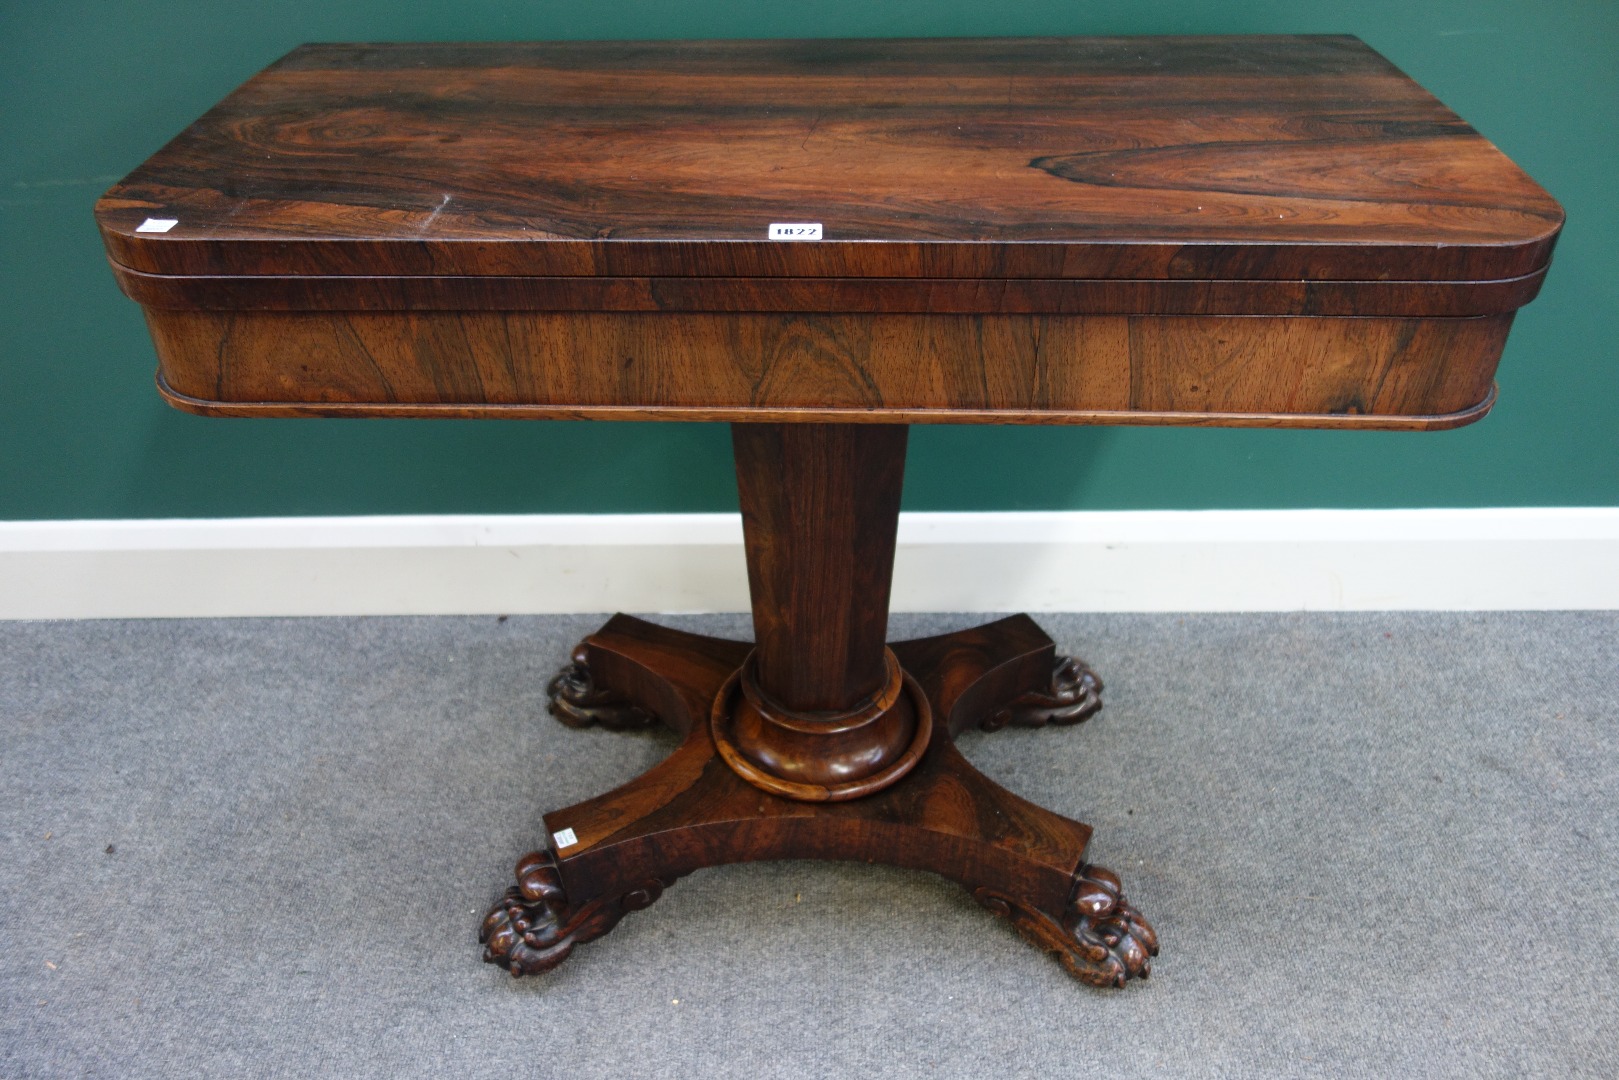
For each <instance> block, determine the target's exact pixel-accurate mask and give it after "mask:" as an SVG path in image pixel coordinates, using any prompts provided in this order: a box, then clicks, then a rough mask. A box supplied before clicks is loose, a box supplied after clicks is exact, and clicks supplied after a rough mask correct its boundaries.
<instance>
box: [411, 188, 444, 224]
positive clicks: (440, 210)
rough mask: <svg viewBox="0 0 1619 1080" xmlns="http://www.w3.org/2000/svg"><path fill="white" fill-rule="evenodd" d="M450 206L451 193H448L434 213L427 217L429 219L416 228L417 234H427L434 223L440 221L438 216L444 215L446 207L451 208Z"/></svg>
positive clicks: (434, 209)
mask: <svg viewBox="0 0 1619 1080" xmlns="http://www.w3.org/2000/svg"><path fill="white" fill-rule="evenodd" d="M449 205H450V193H449V192H447V191H446V192H445V193H444V198H443V199H442V200H441V201H440V202H439V204H438V205H437V206H435V207H434V208H433V212H432V213H431V214H428V215H427V219H426V220H425V221H423V222H422V223H421V224H420V225H418V226H417V227H416V231H417V232H426V231H427V230H428V229H429V228H430V227H431V226H432V224H433V222H435V221H437V220H438V216H439V215H440V214H442V213H444V208H445V207H446V206H449Z"/></svg>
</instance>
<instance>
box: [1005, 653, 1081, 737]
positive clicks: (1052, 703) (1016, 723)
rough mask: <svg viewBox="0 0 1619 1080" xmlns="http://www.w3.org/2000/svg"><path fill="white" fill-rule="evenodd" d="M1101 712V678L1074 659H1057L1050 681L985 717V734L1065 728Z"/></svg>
mask: <svg viewBox="0 0 1619 1080" xmlns="http://www.w3.org/2000/svg"><path fill="white" fill-rule="evenodd" d="M1101 710H1102V678H1101V676H1099V675H1097V674H1096V672H1095V671H1093V670H1091V667H1090V665H1088V664H1086V663H1085V661H1083V660H1081V659H1079V658H1078V657H1075V656H1058V657H1056V658H1055V659H1054V661H1053V665H1052V671H1051V680H1050V682H1049V683H1048V684H1047V685H1045V686H1042V687H1040V688H1039V689H1037V690H1031V691H1029V692H1028V693H1026V694H1023V695H1021V696H1020V697H1018V698H1017V699H1016V700H1015V701H1012V702H1010V703H1009V704H1007V705H1006V707H1005V708H1002V709H999V710H997V711H995V712H993V713H991V714H990V715H988V716H986V717H984V719H983V720H982V721H980V722H979V724H978V726H979V728H981V729H982V730H984V731H999V730H1001V728H1003V727H1006V726H1007V725H1011V726H1012V727H1045V726H1046V725H1047V724H1056V725H1059V726H1065V725H1068V724H1078V723H1080V722H1082V721H1085V720H1089V719H1090V718H1091V717H1093V716H1095V715H1096V714H1097V713H1098V712H1100V711H1101Z"/></svg>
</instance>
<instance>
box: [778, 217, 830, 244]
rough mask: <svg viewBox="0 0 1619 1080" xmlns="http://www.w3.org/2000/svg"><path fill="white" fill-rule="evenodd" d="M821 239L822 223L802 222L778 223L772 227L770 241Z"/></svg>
mask: <svg viewBox="0 0 1619 1080" xmlns="http://www.w3.org/2000/svg"><path fill="white" fill-rule="evenodd" d="M820 238H821V223H820V222H819V221H801V222H798V223H796V224H795V223H793V222H786V223H776V224H772V225H771V226H770V239H772V240H819V239H820Z"/></svg>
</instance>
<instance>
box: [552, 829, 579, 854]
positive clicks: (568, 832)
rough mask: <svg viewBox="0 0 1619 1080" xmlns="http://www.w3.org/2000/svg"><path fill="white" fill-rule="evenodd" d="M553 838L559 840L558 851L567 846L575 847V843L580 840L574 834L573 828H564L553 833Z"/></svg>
mask: <svg viewBox="0 0 1619 1080" xmlns="http://www.w3.org/2000/svg"><path fill="white" fill-rule="evenodd" d="M551 839H553V840H555V841H556V842H557V850H558V851H561V850H562V849H563V848H565V847H573V845H575V844H577V843H578V842H579V838H578V837H577V836H575V835H573V830H572V829H563V830H562V831H561V832H559V833H552V834H551Z"/></svg>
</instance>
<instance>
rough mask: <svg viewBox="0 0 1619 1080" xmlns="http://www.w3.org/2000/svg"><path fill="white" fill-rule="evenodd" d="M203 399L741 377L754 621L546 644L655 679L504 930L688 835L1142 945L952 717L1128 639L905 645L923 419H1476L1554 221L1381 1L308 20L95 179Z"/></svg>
mask: <svg viewBox="0 0 1619 1080" xmlns="http://www.w3.org/2000/svg"><path fill="white" fill-rule="evenodd" d="M96 213H97V219H98V221H99V223H100V227H101V231H102V235H103V237H104V239H105V242H106V247H107V251H108V253H109V255H110V256H111V259H112V266H113V270H114V272H115V274H116V275H117V278H118V282H119V284H120V285H121V286H122V287H123V289H124V291H125V292H127V293H128V294H129V295H130V296H131V297H132V298H134V299H135V300H137V301H138V302H139V303H140V304H141V305H142V306H143V307H144V308H145V311H146V315H147V319H148V323H149V325H150V328H151V332H152V337H153V340H154V341H155V343H156V347H157V353H158V357H159V360H160V368H159V372H158V386H159V389H160V390H161V392H162V393H163V395H164V396H165V397H166V398H167V399H168V400H169V401H170V402H171V403H172V404H174V405H175V406H177V407H179V408H182V409H186V410H189V411H192V412H197V413H203V414H206V415H210V416H390V417H407V416H408V417H430V416H452V417H534V418H567V419H581V418H595V419H603V420H707V421H728V422H730V423H731V424H732V425H733V427H732V432H733V439H734V447H735V455H736V470H737V483H738V487H739V489H740V494H741V504H742V516H743V523H744V531H745V537H746V548H747V561H748V575H749V582H750V585H751V588H752V606H753V622H754V629H755V634H756V639H757V640H756V641H755V642H754V643H753V644H751V645H750V644H745V643H740V642H734V641H722V640H718V639H713V638H707V637H700V636H696V635H692V634H687V633H681V632H678V631H675V630H671V629H667V628H664V627H660V626H656V625H653V624H651V623H648V622H644V621H641V620H639V619H633V618H628V617H625V616H623V615H619V616H615V617H614V618H613V619H612V620H611V621H609V622H608V623H607V624H606V625H605V626H603V627H602V628H601V629H600V630H599V631H597V632H596V633H595V634H592V635H591V636H590V637H588V638H587V639H585V641H584V642H583V643H582V644H581V645H580V646H579V648H578V650H577V652H576V653H575V654H574V656H573V662H572V664H571V665H570V666H569V667H568V668H567V669H566V670H565V671H564V672H563V673H562V674H561V675H559V676H558V678H557V679H556V681H555V682H554V683H553V684H552V695H553V701H552V710H553V712H555V714H556V715H557V716H558V717H559V718H560V719H561V720H563V721H564V722H566V723H569V724H574V725H587V724H602V725H605V726H607V727H611V728H626V727H635V726H641V725H647V724H653V723H661V724H664V725H667V726H668V727H670V728H673V729H674V730H675V731H677V732H679V733H680V734H681V735H682V736H683V737H684V738H683V741H682V742H681V743H680V744H679V747H678V749H676V750H675V751H674V752H673V754H672V755H671V756H670V757H669V758H668V759H667V760H665V761H664V762H662V763H661V764H659V765H658V766H656V767H655V768H653V769H652V770H651V771H650V772H648V773H646V774H645V775H643V776H641V777H640V778H638V779H635V780H632V781H630V782H629V783H628V784H626V785H624V786H623V787H621V788H618V789H617V790H615V791H611V792H609V793H607V794H605V795H602V796H600V797H598V798H595V799H591V800H589V801H587V802H584V803H581V804H579V805H577V806H572V807H568V808H567V809H563V810H557V811H554V812H552V813H550V814H548V815H546V818H545V825H546V830H547V832H546V836H545V837H544V840H543V842H542V844H541V846H540V848H539V850H537V851H535V852H533V853H532V854H529V855H526V856H524V857H523V858H522V860H521V861H520V862H519V863H518V865H517V884H516V885H515V886H514V887H512V888H511V889H509V890H508V892H507V894H506V896H505V897H504V898H503V899H501V900H500V901H499V902H498V903H497V904H496V905H495V906H494V908H493V910H492V911H491V912H490V913H489V916H488V918H487V919H486V921H485V923H484V927H483V936H482V940H483V942H484V944H485V945H486V953H485V959H487V960H490V961H493V962H495V963H499V964H502V965H504V966H506V967H507V968H508V969H510V971H511V972H512V973H513V974H514V975H522V974H528V973H533V972H539V971H544V970H546V969H548V968H551V967H553V966H555V965H556V964H558V963H560V962H561V961H562V960H563V959H564V958H566V957H567V955H568V954H569V952H570V951H571V950H572V949H573V947H574V946H575V945H577V944H579V943H580V942H583V941H587V940H589V939H591V938H594V937H597V936H599V935H601V934H604V933H606V932H607V931H608V930H610V929H611V928H612V927H613V926H614V925H615V924H616V923H617V921H618V920H619V919H620V918H621V917H622V916H623V915H624V914H625V913H627V912H630V911H634V910H637V909H640V908H644V907H646V906H647V905H648V904H651V903H652V902H653V901H654V900H656V899H657V898H658V896H659V894H660V893H661V892H662V890H663V889H664V888H666V887H667V886H668V885H669V884H670V883H671V882H673V881H674V880H675V879H677V878H679V877H680V876H681V875H683V874H687V873H690V872H691V871H693V870H696V869H698V868H700V867H706V866H713V865H716V864H720V863H726V862H734V861H739V860H746V859H786V858H816V859H864V860H871V861H877V862H883V863H891V864H895V865H900V866H907V867H917V868H922V869H925V870H930V871H935V872H937V873H939V874H942V875H945V876H946V877H949V878H953V879H955V880H956V881H959V882H961V883H962V884H964V885H965V886H966V887H967V888H969V889H971V890H972V891H973V895H974V896H975V897H977V899H978V900H980V901H981V902H982V903H983V904H984V905H985V906H986V907H988V908H990V909H991V910H992V911H994V912H996V913H998V914H1000V915H1002V916H1004V917H1006V918H1008V919H1010V920H1011V921H1012V922H1013V924H1014V925H1016V927H1017V928H1018V929H1019V930H1020V931H1021V932H1022V933H1023V934H1024V935H1025V936H1027V937H1028V938H1029V939H1030V940H1031V941H1033V942H1034V943H1035V944H1037V945H1039V946H1041V947H1043V948H1045V949H1047V950H1049V951H1051V952H1053V953H1055V954H1056V955H1057V957H1058V958H1059V959H1060V960H1061V961H1062V963H1063V964H1064V965H1065V966H1066V967H1067V968H1068V969H1069V970H1070V971H1071V972H1073V973H1074V974H1075V975H1076V976H1078V977H1079V978H1080V979H1083V980H1085V981H1086V982H1090V983H1094V984H1096V985H1104V986H1106V985H1121V984H1123V983H1124V981H1125V980H1126V979H1128V978H1131V977H1135V976H1145V975H1147V974H1148V971H1149V970H1150V962H1151V961H1150V958H1151V957H1152V956H1153V955H1154V954H1155V953H1156V952H1157V947H1158V946H1157V941H1156V938H1155V936H1154V934H1153V931H1152V930H1151V928H1150V927H1149V925H1148V923H1147V921H1146V919H1145V918H1143V917H1142V915H1141V913H1140V912H1138V911H1137V910H1136V909H1135V908H1134V907H1132V906H1131V905H1130V904H1129V903H1128V902H1127V901H1126V899H1125V897H1124V894H1123V892H1122V891H1121V887H1120V883H1119V880H1118V878H1117V877H1115V876H1114V875H1113V874H1112V873H1110V872H1108V871H1107V870H1105V869H1103V868H1101V867H1098V866H1094V865H1091V864H1089V863H1087V862H1086V861H1085V848H1086V844H1087V841H1088V840H1089V838H1090V832H1091V830H1090V827H1089V826H1087V825H1083V824H1081V823H1079V822H1077V821H1071V820H1069V819H1067V818H1064V817H1061V816H1059V815H1057V814H1055V813H1052V812H1050V811H1047V810H1044V809H1042V808H1040V807H1038V806H1035V805H1033V804H1031V803H1029V802H1026V801H1024V800H1023V799H1020V798H1018V797H1017V796H1016V795H1014V794H1012V793H1010V792H1008V791H1006V790H1005V789H1003V788H1001V787H999V786H998V785H996V784H995V783H993V782H992V781H990V780H989V779H988V778H986V777H984V776H983V775H981V774H980V773H979V772H977V771H976V770H975V769H974V768H973V767H972V766H971V765H970V764H968V763H967V761H966V760H965V759H964V758H963V757H962V756H961V754H960V753H958V752H957V750H956V748H955V746H954V744H953V742H952V739H953V737H954V736H955V735H956V734H957V733H958V732H960V731H962V730H963V729H965V728H968V727H979V728H985V729H989V730H994V729H996V728H1000V727H1003V726H1005V725H1008V724H1019V725H1043V724H1072V723H1076V722H1078V721H1081V720H1084V719H1085V718H1086V717H1088V716H1090V715H1091V714H1092V713H1094V712H1095V711H1096V710H1097V709H1098V708H1099V707H1100V705H1101V701H1100V696H1099V695H1100V691H1101V689H1102V686H1101V682H1100V681H1099V680H1098V678H1097V677H1096V675H1095V674H1094V673H1093V672H1091V671H1090V670H1089V669H1088V668H1087V667H1086V666H1085V665H1084V664H1083V663H1082V662H1080V661H1079V660H1076V659H1073V658H1069V657H1064V656H1059V655H1057V653H1056V651H1055V647H1054V645H1053V643H1052V641H1051V640H1050V639H1049V638H1048V637H1047V636H1046V635H1045V634H1044V633H1042V632H1041V631H1040V629H1039V628H1038V627H1037V626H1036V625H1035V624H1034V622H1032V621H1031V620H1030V619H1029V618H1028V617H1026V616H1021V615H1020V616H1015V617H1012V618H1007V619H1002V620H1000V621H999V622H994V623H991V624H989V625H987V626H981V627H978V628H977V629H972V630H964V631H961V632H959V633H954V634H946V635H944V636H942V637H935V638H928V639H925V640H920V641H906V642H896V643H893V644H885V640H884V636H885V627H886V621H887V615H888V598H889V582H890V575H891V570H892V566H893V558H894V537H895V529H896V523H897V520H898V514H899V505H900V485H901V476H902V473H903V462H904V455H905V442H906V432H907V425H909V424H913V423H963V422H973V423H1028V424H1099V423H1106V424H1210V425H1243V426H1261V427H1333V428H1400V429H1409V430H1431V429H1437V428H1448V427H1455V426H1457V425H1461V424H1466V423H1469V422H1471V421H1473V420H1477V419H1478V418H1480V417H1481V416H1483V415H1484V414H1485V413H1486V412H1487V411H1488V410H1489V409H1490V406H1491V405H1492V404H1493V402H1494V400H1495V391H1494V388H1493V386H1494V384H1493V376H1494V372H1495V367H1496V363H1497V360H1498V359H1499V357H1500V355H1501V350H1502V346H1503V344H1504V342H1505V340H1506V336H1507V330H1508V327H1509V326H1510V325H1511V323H1512V318H1513V313H1514V311H1515V310H1516V309H1517V308H1518V307H1519V306H1521V305H1523V304H1525V303H1527V302H1528V301H1529V300H1531V299H1532V298H1533V297H1534V295H1535V293H1536V291H1537V289H1538V288H1539V286H1540V282H1541V278H1542V277H1543V275H1544V274H1545V272H1546V267H1547V262H1548V259H1549V258H1550V255H1551V250H1552V245H1553V242H1554V240H1555V238H1556V236H1557V233H1558V230H1559V228H1560V226H1561V222H1562V212H1561V210H1560V209H1559V207H1558V206H1557V204H1556V203H1555V202H1554V201H1553V200H1552V199H1551V198H1550V197H1549V196H1548V195H1547V194H1546V193H1545V192H1544V191H1542V190H1541V189H1540V188H1539V187H1537V186H1536V185H1535V184H1534V182H1533V181H1531V180H1530V179H1529V178H1528V177H1527V176H1525V175H1524V174H1523V173H1522V172H1521V171H1519V170H1518V169H1517V168H1516V167H1515V166H1514V165H1513V164H1512V163H1511V162H1510V161H1508V160H1507V159H1506V158H1505V157H1504V156H1503V155H1502V154H1501V153H1500V152H1499V151H1498V150H1496V149H1495V147H1493V146H1491V145H1490V143H1489V142H1487V141H1486V140H1485V139H1484V138H1482V137H1481V136H1479V135H1478V134H1477V133H1476V132H1475V131H1473V130H1472V129H1471V128H1470V127H1468V126H1467V125H1466V124H1465V123H1463V122H1462V121H1461V120H1460V119H1458V118H1457V117H1456V116H1455V114H1453V113H1452V112H1451V111H1450V110H1448V109H1446V108H1445V107H1444V106H1443V105H1441V104H1440V103H1439V102H1438V101H1436V100H1434V98H1433V97H1431V96H1429V95H1428V94H1427V93H1426V92H1424V91H1423V90H1422V89H1421V88H1420V87H1418V86H1417V85H1416V84H1415V83H1413V82H1412V81H1411V80H1410V79H1408V78H1406V77H1405V76H1404V75H1402V74H1401V73H1400V72H1399V71H1398V70H1396V69H1395V68H1394V67H1393V66H1392V65H1390V64H1389V63H1388V62H1387V61H1386V60H1384V59H1383V58H1382V57H1380V56H1379V55H1377V54H1376V53H1375V52H1373V51H1372V50H1371V49H1369V48H1367V47H1366V46H1365V45H1363V44H1362V43H1361V42H1359V41H1357V40H1356V39H1354V38H1350V37H1245V38H1115V39H1086V38H1070V39H1037V40H1030V39H993V40H917V41H798V42H763V41H755V42H655V43H634V42H628V43H626V42H594V43H552V44H481V45H456V44H428V45H310V46H304V47H302V48H299V49H297V50H295V51H294V52H292V53H291V54H289V55H288V56H286V57H284V58H283V59H281V60H279V61H278V62H276V63H275V64H273V65H271V66H270V67H269V68H268V69H266V70H265V71H264V72H262V73H260V74H259V75H257V76H255V77H254V78H252V79H251V80H249V81H248V82H247V83H246V84H245V85H244V86H242V87H241V88H240V89H238V90H237V91H235V92H234V93H233V94H231V95H230V96H229V97H228V98H226V99H225V100H224V101H223V102H221V103H220V104H219V105H218V106H216V107H215V108H214V109H212V110H211V111H210V112H208V113H207V115H205V116H203V117H202V118H201V119H200V120H198V121H197V122H196V123H195V124H193V125H192V126H191V127H189V128H187V129H186V131H185V132H184V133H182V134H181V135H180V136H179V137H178V138H176V139H175V140H174V141H173V142H171V143H169V144H168V145H167V146H166V147H164V148H163V149H162V150H160V151H159V152H158V153H157V154H156V155H155V156H154V157H153V158H152V159H151V160H149V161H147V162H146V163H145V164H144V165H142V166H140V168H138V169H136V170H135V172H133V173H132V174H131V175H130V176H129V177H128V178H126V179H125V180H124V181H123V182H121V183H119V184H118V185H116V186H115V187H114V188H113V189H112V190H111V191H109V192H108V193H107V195H106V196H105V197H104V198H103V199H102V200H101V202H100V203H99V205H98V206H97V211H96Z"/></svg>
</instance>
